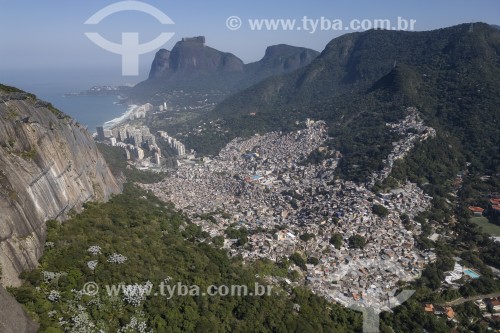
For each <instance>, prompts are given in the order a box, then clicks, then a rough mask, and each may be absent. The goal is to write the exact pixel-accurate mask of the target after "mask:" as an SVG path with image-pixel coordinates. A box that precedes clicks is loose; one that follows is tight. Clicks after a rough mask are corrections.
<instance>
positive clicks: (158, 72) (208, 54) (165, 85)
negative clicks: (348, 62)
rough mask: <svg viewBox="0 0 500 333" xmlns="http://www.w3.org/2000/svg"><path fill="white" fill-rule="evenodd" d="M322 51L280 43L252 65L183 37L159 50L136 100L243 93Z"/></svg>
mask: <svg viewBox="0 0 500 333" xmlns="http://www.w3.org/2000/svg"><path fill="white" fill-rule="evenodd" d="M318 55H319V52H317V51H314V50H310V49H307V48H302V47H294V46H290V45H285V44H280V45H275V46H270V47H268V48H267V50H266V53H265V55H264V57H263V58H262V59H261V60H259V61H257V62H253V63H250V64H244V63H243V61H242V60H241V59H239V58H238V57H236V56H235V55H233V54H231V53H227V52H221V51H218V50H216V49H214V48H211V47H209V46H207V45H206V44H205V37H203V36H198V37H192V38H183V39H182V40H181V41H179V42H177V43H176V44H175V46H174V48H173V49H172V50H171V51H169V50H165V49H162V50H159V51H158V52H157V53H156V55H155V58H154V60H153V63H152V65H151V70H150V73H149V78H148V79H147V80H146V81H143V82H141V83H139V84H138V85H137V86H136V87H134V88H133V89H132V92H131V93H130V96H131V97H132V98H133V99H141V100H148V99H149V100H150V98H151V97H152V96H154V95H155V94H158V93H164V92H168V91H173V90H181V89H187V90H198V91H199V90H203V91H209V90H220V91H222V92H223V93H224V94H229V93H232V92H236V91H240V90H242V89H244V88H247V87H249V86H251V85H252V84H255V83H257V82H259V81H261V80H263V79H265V78H267V77H270V76H273V75H280V74H285V73H289V72H292V71H294V70H297V69H299V68H301V67H303V66H306V65H308V64H309V63H311V61H313V60H314V59H315V58H316V57H317V56H318Z"/></svg>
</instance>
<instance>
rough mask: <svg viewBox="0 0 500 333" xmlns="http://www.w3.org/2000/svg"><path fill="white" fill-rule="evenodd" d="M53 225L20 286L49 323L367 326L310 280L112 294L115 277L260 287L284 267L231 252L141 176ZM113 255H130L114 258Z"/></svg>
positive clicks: (206, 328) (170, 327)
mask: <svg viewBox="0 0 500 333" xmlns="http://www.w3.org/2000/svg"><path fill="white" fill-rule="evenodd" d="M48 226H49V232H48V238H47V244H46V251H45V254H44V256H43V258H42V259H41V264H40V268H39V269H36V270H34V271H31V272H27V273H24V274H23V275H22V277H23V279H25V281H26V282H25V284H24V285H23V286H22V287H20V288H16V289H11V292H12V293H13V294H14V295H15V297H16V298H17V300H18V301H19V302H20V303H22V304H23V305H24V306H25V307H26V309H27V310H28V311H29V313H30V314H31V315H33V316H34V317H35V319H36V320H37V321H38V322H39V323H40V324H41V331H42V332H63V331H64V329H70V330H72V331H77V329H79V328H83V327H86V328H87V329H88V330H86V332H94V331H95V332H97V331H98V330H99V329H103V330H104V331H106V332H113V331H118V330H119V329H120V327H125V326H127V325H129V326H128V327H129V328H130V330H123V331H124V332H136V331H140V330H138V329H136V328H134V327H133V326H134V325H133V324H131V322H132V323H134V322H138V323H145V325H146V326H147V328H148V329H146V330H144V332H147V331H149V329H153V330H154V331H155V332H361V316H360V314H358V313H356V312H353V311H350V310H346V309H343V308H342V307H340V306H338V305H335V304H329V303H328V302H326V301H325V300H324V299H322V298H320V297H318V296H315V295H313V294H312V293H311V292H310V291H308V290H306V289H303V288H297V289H290V288H288V287H286V286H280V285H277V286H275V288H274V289H273V291H272V294H271V295H270V296H263V297H251V296H242V297H239V296H226V297H223V296H174V297H172V298H170V299H166V298H165V297H162V296H148V297H146V298H145V299H143V300H141V301H140V302H139V304H134V303H133V304H130V302H127V301H125V300H124V299H122V298H120V297H118V298H117V297H108V296H107V294H106V291H105V288H104V286H105V285H110V284H119V283H125V284H135V283H138V284H145V283H146V282H147V281H151V283H153V286H155V287H157V286H158V285H159V284H160V283H161V281H163V280H164V279H169V281H170V282H169V283H170V284H172V285H175V284H176V283H178V282H181V283H182V284H184V285H188V286H190V285H198V286H200V287H201V288H202V290H204V288H207V287H208V286H209V285H218V286H220V285H246V286H248V288H249V290H250V291H252V290H253V288H254V285H255V282H260V283H262V284H265V281H264V280H261V279H259V278H256V275H259V274H260V275H263V274H265V273H266V272H268V270H269V267H272V266H275V264H273V263H270V262H256V263H255V264H252V265H245V264H243V263H242V261H241V260H239V259H237V258H234V259H230V258H228V256H227V254H226V252H225V251H223V250H219V249H216V248H215V247H214V246H213V245H211V244H210V237H209V236H208V235H207V234H206V233H204V232H202V231H201V230H200V228H199V227H197V226H195V225H194V224H191V223H190V222H189V221H188V220H187V218H186V217H185V216H184V215H183V214H182V213H181V212H178V211H175V210H174V208H173V207H172V206H170V205H165V204H164V203H162V202H160V201H159V200H158V199H157V198H156V197H154V196H153V195H151V194H150V193H146V192H144V191H142V190H140V189H138V188H137V187H135V186H133V185H131V184H126V185H125V190H124V193H123V194H121V195H118V196H115V197H113V198H112V199H111V200H110V201H109V202H108V203H105V204H96V203H88V204H87V205H86V209H85V211H84V212H83V213H82V214H80V215H78V216H75V217H74V218H73V219H71V220H70V221H67V222H66V223H64V224H60V223H59V222H56V221H51V222H49V223H48ZM92 247H94V250H96V254H95V255H94V254H93V253H92ZM96 247H99V248H98V249H99V250H98V251H97V248H96ZM113 254H119V255H122V256H124V257H125V258H127V260H126V261H124V263H122V264H119V263H114V262H110V260H109V259H110V257H112V255H113ZM92 261H95V262H96V266H95V268H94V269H92V268H91V267H92V266H91V265H90V266H89V262H92ZM270 265H271V266H270ZM274 269H276V270H277V269H278V268H277V266H276V268H274ZM285 276H286V269H285ZM89 281H92V282H95V283H96V284H97V285H98V286H100V287H101V289H100V291H99V293H98V295H97V296H88V295H81V294H80V293H78V292H77V290H81V289H82V287H83V286H84V284H85V283H86V282H89ZM294 304H298V305H300V311H297V310H294ZM133 318H135V320H133ZM61 323H62V324H63V325H62V326H61ZM93 325H95V326H93Z"/></svg>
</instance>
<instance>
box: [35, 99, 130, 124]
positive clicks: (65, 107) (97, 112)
mask: <svg viewBox="0 0 500 333" xmlns="http://www.w3.org/2000/svg"><path fill="white" fill-rule="evenodd" d="M38 98H40V99H43V100H46V101H48V102H50V103H52V105H54V106H55V107H56V108H58V109H59V110H61V111H63V112H64V113H66V114H68V115H69V116H71V117H72V118H73V119H75V120H76V121H78V122H79V123H80V124H82V125H85V126H87V128H88V130H89V132H91V133H93V132H95V131H96V127H97V126H103V124H104V123H105V122H108V121H111V120H113V119H116V118H119V117H121V116H123V115H124V114H125V113H126V112H127V109H128V106H127V105H120V104H117V102H118V97H117V96H64V94H63V93H51V94H50V93H49V94H40V95H38Z"/></svg>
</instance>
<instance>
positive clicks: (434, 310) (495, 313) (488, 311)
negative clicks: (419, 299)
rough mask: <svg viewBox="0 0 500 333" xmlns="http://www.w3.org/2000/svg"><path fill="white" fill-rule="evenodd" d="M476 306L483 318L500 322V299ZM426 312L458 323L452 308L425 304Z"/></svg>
mask: <svg viewBox="0 0 500 333" xmlns="http://www.w3.org/2000/svg"><path fill="white" fill-rule="evenodd" d="M474 304H475V305H476V306H477V307H478V308H479V310H480V311H481V313H482V314H483V318H491V319H496V320H497V321H499V320H500V297H494V298H485V299H479V300H476V301H474ZM424 311H425V312H426V313H430V314H434V315H436V316H443V317H446V318H447V319H448V320H451V321H456V319H455V317H456V315H457V314H456V313H455V311H454V310H453V307H451V306H445V305H434V304H425V305H424Z"/></svg>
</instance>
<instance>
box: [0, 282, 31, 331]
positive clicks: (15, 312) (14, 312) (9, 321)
mask: <svg viewBox="0 0 500 333" xmlns="http://www.w3.org/2000/svg"><path fill="white" fill-rule="evenodd" d="M0 307H1V309H2V311H0V332H2V333H34V332H36V331H38V327H39V325H38V324H37V323H35V322H34V321H32V320H31V319H30V318H29V317H28V315H27V314H26V312H25V311H24V310H23V308H22V306H21V305H20V304H19V303H17V302H16V300H15V298H14V297H12V296H11V295H9V293H8V292H7V290H5V289H4V288H3V287H2V286H0Z"/></svg>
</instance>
